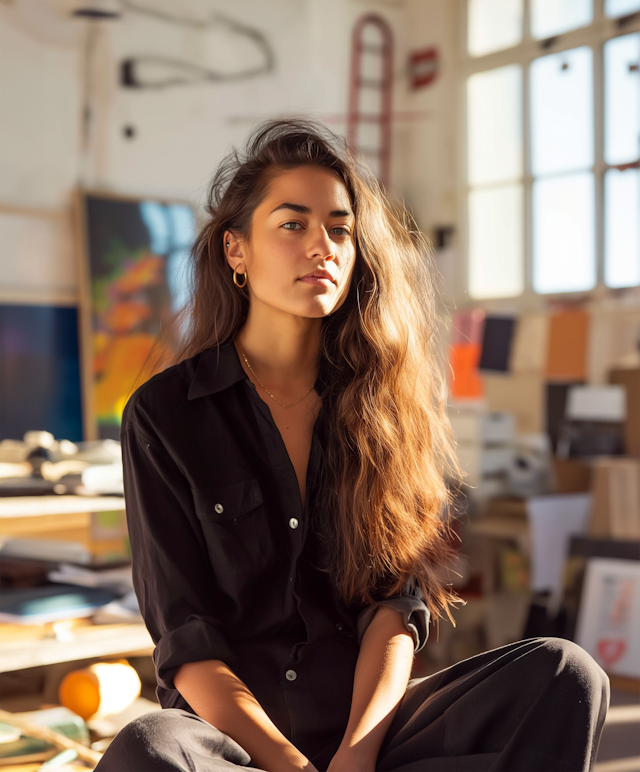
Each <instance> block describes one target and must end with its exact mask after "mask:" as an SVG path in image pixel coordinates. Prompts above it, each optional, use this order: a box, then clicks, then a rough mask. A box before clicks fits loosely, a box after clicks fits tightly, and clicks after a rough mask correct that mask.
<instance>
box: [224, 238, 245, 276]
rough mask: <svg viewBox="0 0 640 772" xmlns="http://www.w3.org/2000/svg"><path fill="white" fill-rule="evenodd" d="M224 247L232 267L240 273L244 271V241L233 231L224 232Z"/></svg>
mask: <svg viewBox="0 0 640 772" xmlns="http://www.w3.org/2000/svg"><path fill="white" fill-rule="evenodd" d="M223 249H224V254H225V256H226V258H227V263H229V265H230V266H231V269H232V270H234V271H237V272H238V273H244V272H245V270H246V269H245V257H244V251H243V242H242V241H241V240H240V239H239V238H238V237H237V236H235V235H234V234H233V233H232V232H231V231H225V232H224V244H223Z"/></svg>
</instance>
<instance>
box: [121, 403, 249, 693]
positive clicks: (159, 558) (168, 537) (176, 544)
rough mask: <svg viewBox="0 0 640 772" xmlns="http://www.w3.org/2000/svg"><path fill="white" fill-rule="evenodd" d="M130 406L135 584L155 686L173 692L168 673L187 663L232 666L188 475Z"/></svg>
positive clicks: (128, 493)
mask: <svg viewBox="0 0 640 772" xmlns="http://www.w3.org/2000/svg"><path fill="white" fill-rule="evenodd" d="M134 410H135V408H132V407H131V406H130V405H128V406H127V411H126V412H125V420H124V421H123V430H122V433H121V439H122V458H123V466H124V487H125V505H126V513H127V525H128V529H129V539H130V544H131V559H132V571H133V582H134V587H135V591H136V595H137V597H138V602H139V604H140V611H141V614H142V616H143V618H144V621H145V624H146V626H147V628H148V630H149V633H150V635H151V637H152V639H153V641H154V643H155V644H156V648H155V651H154V655H153V658H154V662H155V668H156V676H157V680H158V683H159V684H160V686H162V687H164V688H165V689H175V688H176V687H175V684H174V683H173V678H174V676H175V674H176V673H177V671H178V669H179V667H180V666H181V665H183V664H185V663H187V662H200V661H202V660H208V659H219V660H222V661H223V662H225V663H226V664H227V665H228V666H229V667H230V668H232V669H233V668H234V666H235V664H236V663H235V657H234V655H233V653H232V650H231V648H230V645H229V642H228V640H227V636H226V634H225V629H224V625H222V624H221V623H220V621H219V620H218V619H216V616H215V611H214V607H215V603H213V602H212V597H213V596H214V594H215V577H214V574H213V570H212V567H211V564H210V561H209V560H208V557H207V555H206V551H205V548H204V547H203V540H202V537H201V533H200V531H199V529H200V526H199V523H198V519H197V516H196V514H195V511H194V506H193V497H192V494H191V490H190V487H189V485H188V482H187V479H186V477H185V476H184V474H183V473H182V472H181V470H180V469H179V468H178V465H177V464H176V462H175V461H174V459H173V458H172V457H171V455H170V454H169V452H168V451H167V449H166V448H165V447H164V446H163V444H162V442H161V441H160V440H159V438H158V437H157V436H156V435H155V434H154V432H153V430H152V429H151V427H150V426H149V425H148V426H146V427H141V426H140V423H142V422H141V421H140V420H134V418H133V417H132V413H133V412H134Z"/></svg>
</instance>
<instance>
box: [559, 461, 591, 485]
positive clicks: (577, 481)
mask: <svg viewBox="0 0 640 772" xmlns="http://www.w3.org/2000/svg"><path fill="white" fill-rule="evenodd" d="M553 477H554V486H553V487H554V490H555V491H556V493H587V492H588V491H590V490H591V466H590V465H589V464H587V463H585V462H584V461H580V460H578V459H575V458H557V457H554V459H553Z"/></svg>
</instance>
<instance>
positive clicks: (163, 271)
mask: <svg viewBox="0 0 640 772" xmlns="http://www.w3.org/2000/svg"><path fill="white" fill-rule="evenodd" d="M77 203H78V214H79V217H78V224H79V227H78V240H79V244H78V246H79V249H78V252H79V255H80V258H81V259H80V286H81V307H80V310H81V318H82V325H81V344H82V361H83V405H84V408H83V413H84V435H85V439H88V440H90V439H118V438H119V434H120V422H121V418H122V411H123V409H124V406H125V404H126V402H127V399H128V398H129V396H130V395H131V393H132V391H133V389H134V386H137V385H139V384H140V383H141V382H142V381H143V380H144V378H145V371H144V368H145V364H146V363H147V362H148V358H149V355H150V354H151V352H152V350H153V348H154V343H156V341H157V339H158V334H159V333H160V331H161V329H162V326H163V325H164V324H166V322H167V321H168V320H169V319H170V318H171V316H172V314H173V313H174V312H176V311H177V310H179V309H180V307H181V306H182V305H184V303H185V302H186V300H187V297H188V269H187V266H188V255H189V251H190V249H191V246H192V244H193V240H194V237H195V215H194V212H193V209H192V208H191V207H190V206H189V205H188V204H185V203H182V202H170V201H159V200H153V199H134V198H120V197H115V196H112V195H109V194H105V193H95V192H87V191H81V192H80V193H79V195H78V197H77Z"/></svg>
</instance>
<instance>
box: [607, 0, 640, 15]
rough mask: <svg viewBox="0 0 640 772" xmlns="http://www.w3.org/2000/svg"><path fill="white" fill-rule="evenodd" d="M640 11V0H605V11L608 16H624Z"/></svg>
mask: <svg viewBox="0 0 640 772" xmlns="http://www.w3.org/2000/svg"><path fill="white" fill-rule="evenodd" d="M634 11H640V0H605V2H604V12H605V13H606V14H607V16H624V15H625V14H627V13H633V12H634Z"/></svg>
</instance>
